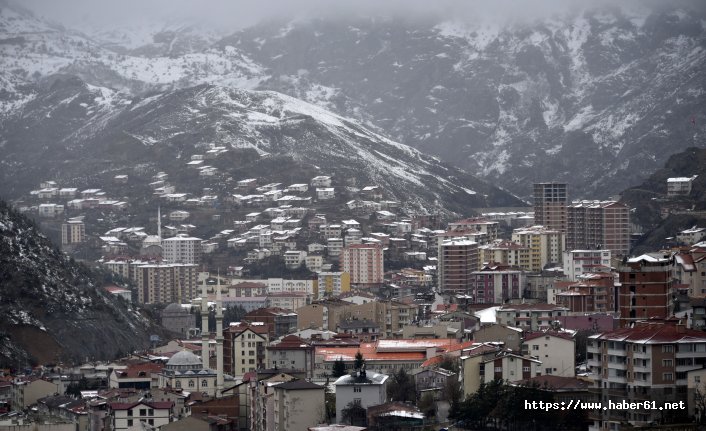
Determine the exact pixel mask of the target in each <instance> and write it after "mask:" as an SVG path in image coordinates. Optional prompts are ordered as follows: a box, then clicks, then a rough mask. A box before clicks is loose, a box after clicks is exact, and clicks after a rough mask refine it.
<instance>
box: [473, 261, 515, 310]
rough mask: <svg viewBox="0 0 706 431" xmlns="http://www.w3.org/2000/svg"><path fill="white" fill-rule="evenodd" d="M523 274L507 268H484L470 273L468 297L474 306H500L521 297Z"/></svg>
mask: <svg viewBox="0 0 706 431" xmlns="http://www.w3.org/2000/svg"><path fill="white" fill-rule="evenodd" d="M523 286H524V273H523V272H522V271H518V270H512V269H509V268H507V267H498V266H493V267H491V266H486V267H485V268H483V269H482V270H481V271H475V272H472V273H471V277H470V286H469V290H468V292H467V293H468V294H469V295H473V301H474V302H475V303H476V304H502V303H504V302H505V301H506V300H508V299H516V298H521V297H522V287H523Z"/></svg>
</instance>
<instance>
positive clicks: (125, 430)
mask: <svg viewBox="0 0 706 431" xmlns="http://www.w3.org/2000/svg"><path fill="white" fill-rule="evenodd" d="M172 407H173V403H172V402H170V401H153V402H149V401H137V402H132V403H110V404H109V405H108V409H109V412H110V413H109V416H110V421H111V428H110V429H111V430H113V431H142V430H144V429H145V426H149V428H148V429H155V428H156V429H159V428H160V427H161V426H163V425H166V424H168V423H169V422H171V421H172V419H173V418H172V415H171V411H172Z"/></svg>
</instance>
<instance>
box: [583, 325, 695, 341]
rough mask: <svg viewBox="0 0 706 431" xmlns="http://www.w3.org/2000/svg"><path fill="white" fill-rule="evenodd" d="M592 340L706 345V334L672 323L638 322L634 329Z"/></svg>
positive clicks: (600, 336) (608, 333)
mask: <svg viewBox="0 0 706 431" xmlns="http://www.w3.org/2000/svg"><path fill="white" fill-rule="evenodd" d="M590 338H593V339H595V340H607V341H625V342H629V343H637V344H664V343H704V342H706V332H703V331H697V330H695V329H688V328H684V327H678V326H677V325H674V324H670V323H648V322H644V323H641V322H638V323H637V325H636V326H635V327H634V328H622V329H617V330H615V331H610V332H604V333H602V334H597V335H593V336H591V337H590Z"/></svg>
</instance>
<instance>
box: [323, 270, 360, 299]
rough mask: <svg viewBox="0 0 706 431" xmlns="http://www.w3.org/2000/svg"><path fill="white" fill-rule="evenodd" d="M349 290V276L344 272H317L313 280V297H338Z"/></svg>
mask: <svg viewBox="0 0 706 431" xmlns="http://www.w3.org/2000/svg"><path fill="white" fill-rule="evenodd" d="M350 290H351V276H350V273H348V272H345V271H339V272H319V273H317V274H316V280H314V297H315V298H318V299H321V298H327V297H331V296H339V295H342V294H344V293H346V292H350Z"/></svg>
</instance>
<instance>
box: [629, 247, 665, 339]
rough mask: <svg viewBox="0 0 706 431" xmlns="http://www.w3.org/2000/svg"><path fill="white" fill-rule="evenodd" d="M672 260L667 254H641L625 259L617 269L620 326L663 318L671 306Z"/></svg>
mask: <svg viewBox="0 0 706 431" xmlns="http://www.w3.org/2000/svg"><path fill="white" fill-rule="evenodd" d="M671 263H672V259H671V258H670V257H669V256H668V255H666V256H665V255H662V254H643V255H642V256H638V257H634V258H631V259H628V260H627V262H626V263H625V264H624V265H623V266H621V267H620V268H619V269H618V276H619V281H620V286H618V287H617V289H618V295H617V297H618V304H617V305H618V310H617V311H618V312H620V326H621V327H626V326H629V325H630V324H631V323H634V322H636V321H638V320H645V319H650V318H654V317H659V318H666V317H669V316H671V315H672V311H673V309H674V306H673V303H672V295H673V293H674V289H673V286H672V284H673V283H672V268H671Z"/></svg>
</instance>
